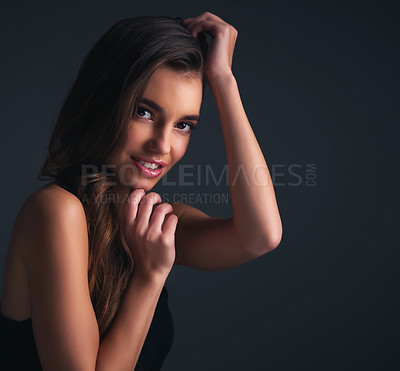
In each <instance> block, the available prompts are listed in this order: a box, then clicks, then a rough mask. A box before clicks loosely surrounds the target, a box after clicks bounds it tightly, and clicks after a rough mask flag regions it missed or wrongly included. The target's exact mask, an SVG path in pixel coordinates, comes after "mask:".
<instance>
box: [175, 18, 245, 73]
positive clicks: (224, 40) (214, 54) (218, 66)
mask: <svg viewBox="0 0 400 371" xmlns="http://www.w3.org/2000/svg"><path fill="white" fill-rule="evenodd" d="M183 24H184V25H185V26H186V28H187V29H188V31H189V32H190V33H191V34H192V35H193V36H194V37H197V35H198V34H199V33H200V32H202V31H205V32H207V33H208V34H210V35H211V37H212V42H211V44H210V45H209V46H208V51H207V61H206V67H205V73H206V76H207V79H208V80H209V81H210V79H213V78H215V77H218V76H221V75H226V74H227V73H228V74H229V73H232V58H233V51H234V48H235V43H236V38H237V35H238V32H237V30H236V29H235V28H234V27H233V26H231V25H230V24H228V23H226V22H225V21H224V20H222V19H221V18H219V17H217V16H216V15H215V14H212V13H210V12H205V13H203V14H201V15H199V16H198V17H196V18H186V19H184V20H183Z"/></svg>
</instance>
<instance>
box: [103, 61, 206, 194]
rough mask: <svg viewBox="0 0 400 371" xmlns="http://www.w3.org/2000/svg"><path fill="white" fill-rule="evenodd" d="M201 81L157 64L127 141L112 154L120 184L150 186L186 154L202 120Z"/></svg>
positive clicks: (149, 187) (145, 188) (110, 162)
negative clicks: (194, 128) (192, 133)
mask: <svg viewBox="0 0 400 371" xmlns="http://www.w3.org/2000/svg"><path fill="white" fill-rule="evenodd" d="M202 89H203V87H202V81H201V79H200V78H194V77H189V76H188V75H184V74H182V73H180V72H177V71H174V70H172V69H170V68H165V67H162V68H158V69H157V70H156V71H155V72H154V73H153V75H152V76H151V78H150V81H149V83H148V85H147V87H146V89H145V91H144V93H143V95H142V99H141V101H140V103H139V107H138V110H137V111H136V112H135V113H134V117H133V118H132V120H131V122H130V125H129V128H128V135H127V139H126V142H125V143H122V144H121V146H119V148H117V150H116V151H114V153H113V154H112V155H111V156H110V158H109V159H108V161H107V164H108V165H115V168H114V169H113V170H114V171H116V174H117V187H118V186H125V187H129V188H130V189H132V188H143V189H144V190H145V191H148V190H150V189H151V188H153V187H154V185H155V184H156V183H157V182H158V181H159V180H160V178H161V177H162V176H163V175H165V174H166V173H167V172H168V171H169V169H171V167H172V166H173V165H175V164H176V162H177V161H179V160H180V159H181V158H182V156H183V155H184V154H185V151H186V148H187V146H188V144H189V138H190V131H191V128H192V126H195V125H196V124H197V122H198V120H199V115H200V106H201V99H202Z"/></svg>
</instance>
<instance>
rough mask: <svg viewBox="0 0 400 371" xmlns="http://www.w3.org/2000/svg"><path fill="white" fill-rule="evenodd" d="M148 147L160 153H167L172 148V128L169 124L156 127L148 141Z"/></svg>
mask: <svg viewBox="0 0 400 371" xmlns="http://www.w3.org/2000/svg"><path fill="white" fill-rule="evenodd" d="M147 148H148V149H149V150H150V151H152V152H156V153H158V154H160V155H167V154H168V153H169V152H170V150H171V129H170V128H169V127H168V126H167V125H165V126H162V127H161V126H160V127H157V128H154V130H153V133H152V136H151V138H150V139H149V140H148V141H147Z"/></svg>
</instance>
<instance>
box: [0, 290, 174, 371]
mask: <svg viewBox="0 0 400 371" xmlns="http://www.w3.org/2000/svg"><path fill="white" fill-rule="evenodd" d="M173 336H174V327H173V321H172V316H171V312H170V310H169V307H168V291H167V289H166V288H165V286H164V287H163V289H162V291H161V294H160V298H159V300H158V303H157V306H156V309H155V312H154V317H153V320H152V322H151V325H150V328H149V332H148V333H147V336H146V340H145V342H144V344H143V348H142V351H141V353H140V355H139V359H138V361H137V363H136V367H135V371H158V370H161V367H162V365H163V362H164V360H165V358H166V356H167V354H168V352H169V350H170V348H171V345H172V340H173ZM0 370H2V371H19V370H21V371H28V370H29V371H41V370H42V368H41V365H40V360H39V356H38V353H37V349H36V344H35V339H34V336H33V329H32V321H31V319H30V318H29V319H26V320H25V321H15V320H12V319H9V318H7V317H5V316H3V315H2V314H1V313H0Z"/></svg>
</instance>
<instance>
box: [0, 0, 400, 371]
mask: <svg viewBox="0 0 400 371" xmlns="http://www.w3.org/2000/svg"><path fill="white" fill-rule="evenodd" d="M398 4H399V3H398V2H388V1H379V2H378V1H363V2H359V1H357V2H356V1H295V0H292V1H285V0H284V1H276V0H274V1H265V2H261V1H257V0H247V1H237V2H236V1H232V0H230V1H218V2H214V1H201V2H196V3H194V4H191V5H190V4H189V3H188V1H178V0H176V1H168V0H166V1H161V0H158V1H115V2H114V1H71V0H69V1H65V0H63V1H35V2H31V1H26V0H25V1H15V2H12V3H11V1H9V2H3V3H2V10H1V15H0V30H1V59H0V63H1V92H0V94H1V126H0V132H1V147H0V148H1V167H2V174H3V176H2V178H3V181H2V183H1V210H2V212H1V241H2V242H1V265H3V263H4V256H5V251H6V248H7V243H8V239H9V236H10V232H11V228H12V224H13V220H14V218H15V216H16V214H17V212H18V210H19V208H20V206H21V204H22V202H23V201H24V200H25V199H26V197H27V196H28V195H29V194H30V193H32V192H33V191H34V190H35V187H34V180H35V176H36V174H37V172H38V170H39V166H40V164H41V162H42V160H43V158H44V157H43V156H44V149H45V145H46V143H47V139H48V134H49V130H50V128H51V126H52V125H53V123H54V120H55V117H56V114H57V111H58V109H59V107H60V104H61V102H62V99H63V98H64V96H65V94H66V92H67V89H68V88H69V86H70V84H71V83H72V81H73V78H74V76H75V74H76V72H77V70H78V67H79V65H80V63H81V61H82V59H83V57H84V56H85V55H86V53H87V52H88V50H89V48H90V47H91V46H92V45H93V44H94V42H95V41H96V40H97V39H98V38H99V37H100V35H102V34H103V33H104V32H105V31H106V30H107V29H108V28H109V27H110V26H111V25H112V24H114V23H115V22H116V21H117V20H119V19H121V18H125V17H129V16H135V15H170V16H182V17H193V16H197V15H199V14H201V13H202V12H204V11H206V10H208V11H211V12H213V13H215V14H217V15H218V16H220V17H221V18H223V19H224V20H226V21H227V22H229V23H231V24H232V25H234V26H235V27H236V28H237V29H238V31H239V36H238V40H237V46H236V49H235V55H234V63H233V71H234V74H235V76H236V79H237V81H238V84H239V89H240V92H241V95H242V100H243V103H244V107H245V110H246V113H247V114H248V117H249V120H250V122H251V123H252V125H253V128H254V130H255V133H256V135H257V138H258V140H259V143H260V145H261V146H262V149H263V152H264V154H265V157H266V160H267V163H268V165H269V168H270V171H271V172H272V173H273V175H274V180H275V183H276V184H275V189H276V196H277V200H278V205H279V208H280V212H281V217H282V222H283V227H284V234H283V239H282V242H281V244H280V246H279V247H278V248H277V249H276V250H274V251H273V252H271V253H269V254H267V255H265V256H263V257H261V258H259V259H257V260H255V261H252V262H249V263H246V264H244V265H242V266H239V267H236V268H233V269H230V270H227V271H222V272H213V273H210V272H201V271H196V270H193V269H189V268H184V267H175V268H174V269H173V271H172V272H171V275H170V277H169V279H168V281H167V288H168V289H169V293H170V305H171V309H172V311H173V316H174V321H175V331H176V333H175V339H174V344H173V348H172V350H171V353H170V354H169V356H168V358H167V360H166V362H165V370H166V371H169V370H192V371H200V370H234V371H236V370H254V371H258V370H295V369H296V370H297V369H304V370H377V369H380V370H392V369H393V370H394V369H396V368H397V367H399V366H400V362H399V357H398V355H397V353H398V348H399V335H398V333H399V320H398V312H399V301H398V295H399V279H398V275H397V268H398V262H399V243H398V230H396V229H395V226H397V225H398V221H399V218H398V212H397V210H398V206H399V202H398V201H399V196H398V192H396V191H398V184H399V168H398V160H399V148H398V139H399V114H398V110H397V105H398V101H399V94H398V86H399V79H398V65H399V50H398V48H397V44H396V41H397V40H396V39H395V35H396V33H397V32H398V31H399V30H398V26H397V24H398V19H399V5H398ZM201 114H202V122H201V124H200V125H201V127H200V128H199V130H198V131H196V132H195V133H194V134H193V137H192V143H191V147H190V148H189V150H188V153H187V155H186V156H185V158H184V159H183V161H182V163H183V164H188V165H191V164H192V165H194V166H200V167H203V168H204V166H205V165H206V164H212V166H213V169H214V170H215V171H217V169H222V167H223V165H224V164H225V157H224V147H223V139H222V136H221V131H220V127H219V122H218V115H217V111H216V108H215V105H214V101H213V99H212V96H211V94H210V91H209V90H207V91H206V95H205V100H204V102H203V106H202V112H201ZM307 164H315V165H316V172H315V173H314V176H315V177H316V185H315V186H309V185H307V183H306V174H307V172H306V170H307ZM293 165H294V166H293ZM291 166H292V167H291ZM290 169H292V172H294V173H296V174H297V176H295V175H293V174H291V172H290V171H291V170H290ZM176 174H177V173H176V171H175V175H174V176H175V177H176V176H177V175H176ZM171 179H174V177H173V176H172V177H171ZM195 183H196V184H195V185H194V186H182V187H180V188H179V189H171V187H168V189H167V190H165V188H166V187H164V189H163V187H160V188H159V187H157V190H158V191H160V192H164V191H166V192H180V193H185V194H189V193H194V192H197V193H219V194H223V193H226V192H228V188H227V187H226V186H225V185H223V184H221V185H220V186H209V187H207V186H206V185H205V183H204V181H200V182H195ZM195 206H197V207H199V208H200V209H202V210H204V211H206V212H208V213H210V214H211V215H214V216H227V215H229V213H230V206H229V205H227V204H222V205H221V204H219V205H218V204H210V203H202V204H197V205H195ZM396 366H397V367H396Z"/></svg>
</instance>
